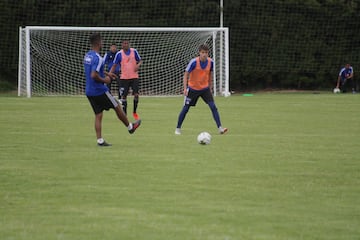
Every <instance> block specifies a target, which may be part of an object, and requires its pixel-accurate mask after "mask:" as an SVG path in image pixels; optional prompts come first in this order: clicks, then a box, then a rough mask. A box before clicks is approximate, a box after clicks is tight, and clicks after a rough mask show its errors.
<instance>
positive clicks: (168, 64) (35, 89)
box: [18, 26, 229, 97]
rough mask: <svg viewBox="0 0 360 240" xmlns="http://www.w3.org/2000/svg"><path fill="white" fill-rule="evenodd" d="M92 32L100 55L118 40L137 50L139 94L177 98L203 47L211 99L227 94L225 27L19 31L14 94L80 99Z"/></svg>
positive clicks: (91, 28) (227, 69)
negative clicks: (210, 71)
mask: <svg viewBox="0 0 360 240" xmlns="http://www.w3.org/2000/svg"><path fill="white" fill-rule="evenodd" d="M94 32H98V33H100V34H101V36H102V38H103V49H102V51H101V53H100V54H101V55H102V56H103V55H104V54H105V53H106V52H107V51H108V49H109V46H110V44H111V43H112V42H115V43H116V44H117V45H118V48H120V47H121V40H122V39H128V40H129V41H130V46H131V47H133V48H136V49H137V50H138V52H139V54H140V56H141V58H142V59H143V64H142V66H141V69H140V72H139V73H140V77H139V79H140V93H141V95H146V96H176V95H179V94H181V91H182V78H183V74H184V70H185V68H186V65H187V64H188V62H189V61H190V59H191V58H194V57H196V56H197V54H198V47H199V45H200V44H203V43H205V44H207V45H208V46H209V48H210V57H211V58H213V59H214V62H215V71H214V95H224V96H228V95H229V33H228V28H141V27H138V28H130V27H60V26H57V27H51V26H27V27H20V29H19V70H18V71H19V72H18V95H19V96H27V97H31V96H39V95H41V96H51V95H84V88H85V77H84V70H83V57H84V55H85V53H86V52H87V51H88V50H89V48H90V44H89V36H90V34H91V33H94ZM112 86H114V84H113V85H112ZM113 88H114V87H113ZM112 91H113V93H114V91H115V89H112Z"/></svg>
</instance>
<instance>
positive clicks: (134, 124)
mask: <svg viewBox="0 0 360 240" xmlns="http://www.w3.org/2000/svg"><path fill="white" fill-rule="evenodd" d="M140 124H141V119H138V120H136V121H135V122H134V123H133V124H132V126H133V127H132V129H131V130H129V133H130V134H133V133H134V132H135V130H136V129H137V128H138V127H139V126H140Z"/></svg>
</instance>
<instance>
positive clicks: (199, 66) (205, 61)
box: [175, 44, 228, 135]
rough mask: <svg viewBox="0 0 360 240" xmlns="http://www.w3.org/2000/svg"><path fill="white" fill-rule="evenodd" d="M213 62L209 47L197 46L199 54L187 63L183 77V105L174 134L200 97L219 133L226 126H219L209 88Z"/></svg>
mask: <svg viewBox="0 0 360 240" xmlns="http://www.w3.org/2000/svg"><path fill="white" fill-rule="evenodd" d="M213 68H214V62H213V60H212V59H211V58H209V47H208V46H207V45H205V44H202V45H200V47H199V56H198V57H196V58H193V59H192V60H191V61H190V63H189V64H188V65H187V67H186V69H185V73H184V78H183V86H184V96H185V102H184V106H183V108H182V110H181V112H180V114H179V117H178V123H177V126H176V129H175V134H176V135H180V134H181V125H182V123H183V121H184V119H185V116H186V114H187V113H188V111H189V109H190V107H191V106H195V105H196V103H197V100H198V99H199V97H201V98H202V99H203V100H204V102H205V103H206V104H208V106H209V108H210V109H211V112H212V115H213V118H214V120H215V122H216V125H217V127H218V130H219V133H220V134H224V133H226V132H227V130H228V129H227V128H223V127H222V126H221V121H220V115H219V112H218V110H217V107H216V105H215V102H214V98H213V95H212V93H211V89H212V86H213Z"/></svg>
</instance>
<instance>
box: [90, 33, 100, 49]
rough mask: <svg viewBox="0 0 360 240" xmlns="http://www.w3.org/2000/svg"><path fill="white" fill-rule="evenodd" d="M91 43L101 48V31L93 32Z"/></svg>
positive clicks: (94, 46)
mask: <svg viewBox="0 0 360 240" xmlns="http://www.w3.org/2000/svg"><path fill="white" fill-rule="evenodd" d="M90 44H91V47H93V48H97V49H101V47H102V40H101V36H100V33H93V34H91V35H90Z"/></svg>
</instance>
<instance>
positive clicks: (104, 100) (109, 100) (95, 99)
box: [87, 92, 119, 114]
mask: <svg viewBox="0 0 360 240" xmlns="http://www.w3.org/2000/svg"><path fill="white" fill-rule="evenodd" d="M87 98H88V100H89V102H90V105H91V107H92V108H93V110H94V113H95V114H99V113H101V112H103V111H104V110H106V111H108V110H109V109H110V108H116V107H117V106H118V105H119V103H118V101H116V99H115V98H114V96H113V95H111V94H110V92H105V93H104V94H102V95H99V96H87Z"/></svg>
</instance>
